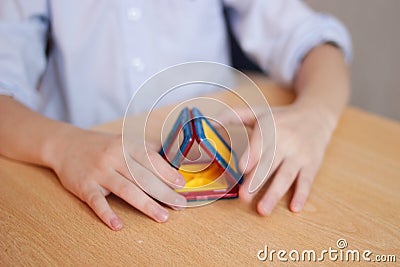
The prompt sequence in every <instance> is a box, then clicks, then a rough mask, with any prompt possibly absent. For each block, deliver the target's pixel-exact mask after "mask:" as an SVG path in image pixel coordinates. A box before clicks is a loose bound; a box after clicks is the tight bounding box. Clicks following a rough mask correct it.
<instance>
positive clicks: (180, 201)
mask: <svg viewBox="0 0 400 267" xmlns="http://www.w3.org/2000/svg"><path fill="white" fill-rule="evenodd" d="M171 204H172V206H174V208H178V209H183V208H184V207H186V204H187V202H186V198H185V197H184V196H180V195H178V196H177V197H176V198H175V200H174V203H171Z"/></svg>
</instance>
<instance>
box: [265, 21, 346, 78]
mask: <svg viewBox="0 0 400 267" xmlns="http://www.w3.org/2000/svg"><path fill="white" fill-rule="evenodd" d="M328 42H331V43H334V44H335V45H337V46H338V47H339V49H341V50H342V52H343V54H344V57H345V60H346V62H347V63H348V64H349V63H350V62H351V61H352V42H351V37H350V34H349V32H348V31H347V29H346V27H345V26H344V25H343V24H342V23H340V22H339V21H338V20H337V19H335V18H333V17H331V16H328V15H325V14H318V15H314V16H311V17H310V18H309V19H307V20H306V21H305V22H304V23H302V24H301V25H299V27H298V28H297V29H296V31H295V32H294V33H293V34H292V35H291V36H290V38H288V40H287V42H286V45H285V46H286V47H285V48H284V49H282V50H281V51H282V53H281V55H280V56H279V57H278V58H280V60H277V61H276V65H275V67H274V68H272V72H271V75H272V76H274V77H275V79H277V81H278V82H280V83H282V84H284V85H289V84H292V82H293V79H294V76H295V75H296V73H297V70H298V68H299V67H300V64H301V62H302V60H303V59H304V57H305V56H306V55H307V53H308V52H310V51H311V50H312V49H313V48H314V47H316V46H318V45H321V44H323V43H328ZM273 70H275V71H276V73H273Z"/></svg>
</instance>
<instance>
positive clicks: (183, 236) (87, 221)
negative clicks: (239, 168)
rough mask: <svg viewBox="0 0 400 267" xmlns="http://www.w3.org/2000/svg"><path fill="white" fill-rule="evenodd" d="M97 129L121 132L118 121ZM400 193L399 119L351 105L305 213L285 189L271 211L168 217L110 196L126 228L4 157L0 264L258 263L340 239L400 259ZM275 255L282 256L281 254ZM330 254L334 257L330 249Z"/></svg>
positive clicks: (43, 172) (275, 97)
mask: <svg viewBox="0 0 400 267" xmlns="http://www.w3.org/2000/svg"><path fill="white" fill-rule="evenodd" d="M254 79H255V81H256V83H258V85H259V86H260V87H261V88H262V89H263V91H264V92H265V94H266V95H267V97H268V99H269V100H270V102H271V103H272V105H281V104H286V103H290V102H291V101H292V99H293V96H292V95H291V94H290V93H288V92H286V91H284V90H281V89H279V88H277V87H276V86H275V85H273V84H271V83H269V82H268V80H266V78H264V77H260V76H254ZM99 129H103V130H107V131H120V130H121V121H117V122H113V123H110V124H107V125H103V126H101V127H99ZM399 192H400V124H399V123H398V122H395V121H391V120H388V119H385V118H382V117H378V116H376V115H372V114H369V113H367V112H364V111H361V110H359V109H356V108H352V107H349V108H347V109H346V110H345V112H344V115H343V117H342V119H341V120H340V123H339V126H338V128H337V130H336V132H335V134H334V137H333V139H332V141H331V143H330V145H329V147H328V149H327V152H326V156H325V160H324V162H323V164H322V168H321V170H320V172H319V173H318V176H317V178H316V180H315V183H314V185H313V190H312V194H311V196H310V198H309V200H308V202H307V205H306V207H305V210H304V211H303V212H302V213H300V214H293V213H291V212H290V211H289V210H288V208H287V206H288V200H289V198H288V197H286V198H284V199H283V200H282V201H281V202H280V203H279V205H278V207H277V208H276V209H275V210H274V212H273V214H272V215H271V216H270V217H268V218H263V217H260V216H259V215H257V213H256V211H255V209H254V205H246V204H244V203H241V202H240V201H239V200H237V199H236V200H223V201H218V202H216V203H214V204H212V205H208V206H205V207H202V208H192V209H186V210H184V211H171V216H170V220H169V222H167V223H165V224H158V223H155V222H153V221H152V220H150V219H148V218H147V217H146V216H144V215H142V214H141V213H140V212H138V211H136V210H135V209H134V208H132V207H130V206H129V205H128V204H126V203H125V202H123V201H121V200H120V199H118V198H117V197H115V196H111V197H109V201H110V203H111V206H112V208H114V209H115V211H116V212H117V213H118V214H119V215H120V216H121V218H122V219H123V221H124V229H123V230H122V231H120V232H113V231H111V230H109V229H108V228H107V227H106V226H105V225H104V224H103V223H102V222H101V221H100V220H99V219H98V218H97V217H96V216H95V214H94V213H93V212H92V211H91V210H90V209H89V208H88V206H86V205H85V204H84V203H82V202H81V201H79V200H78V199H77V198H75V197H74V196H73V195H71V194H69V193H67V191H66V190H64V189H63V187H62V186H61V185H60V183H59V182H58V180H57V178H56V177H55V175H54V174H53V173H52V172H51V171H49V170H47V169H44V168H39V167H35V166H30V165H27V164H21V163H18V162H14V161H11V160H7V159H4V158H0V234H1V238H0V265H2V266H4V265H5V266H14V265H19V264H21V265H75V266H81V265H134V264H135V265H136V264H137V265H156V264H157V265H161V264H162V265H166V264H174V265H175V264H176V265H186V264H190V265H224V266H225V265H232V264H235V265H256V264H261V263H262V262H260V261H259V260H258V259H257V253H258V251H259V250H262V249H264V247H265V246H266V245H267V246H268V249H269V250H271V249H274V250H281V249H282V250H286V251H287V252H288V253H289V252H290V251H291V250H294V249H297V250H298V251H299V252H300V253H302V251H303V250H307V249H313V250H315V251H316V252H317V254H318V255H317V256H319V253H320V252H321V251H322V250H324V249H329V247H332V249H337V244H336V242H337V240H338V239H340V238H344V239H345V240H346V241H347V243H348V247H347V248H346V249H351V250H354V249H358V250H360V252H361V253H362V252H363V251H364V250H371V251H372V252H373V254H372V256H371V258H372V259H374V255H378V254H382V255H396V256H397V263H398V262H399V261H400V258H399V257H400V231H399V229H400V222H399V221H400V216H399V214H400V212H399V210H400V193H399ZM292 255H295V254H292ZM260 256H263V254H262V253H261V254H260ZM286 258H288V255H286ZM269 261H270V259H268V260H267V262H264V264H265V263H270V262H269ZM273 263H279V260H278V259H277V256H276V255H275V258H274V261H273ZM325 263H327V264H328V265H332V261H329V259H328V256H326V258H325ZM298 264H299V265H302V263H301V262H300V263H298ZM303 264H304V263H303ZM357 264H359V265H365V262H364V263H363V262H362V261H361V262H359V263H357ZM386 264H388V265H390V266H394V265H395V264H393V263H390V264H389V263H386Z"/></svg>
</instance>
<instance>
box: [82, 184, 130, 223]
mask: <svg viewBox="0 0 400 267" xmlns="http://www.w3.org/2000/svg"><path fill="white" fill-rule="evenodd" d="M86 190H87V191H86V192H84V194H83V199H82V200H83V201H85V202H86V203H87V204H88V205H89V207H90V208H91V209H92V210H93V211H94V212H95V213H96V215H97V216H98V217H99V218H100V219H101V220H102V221H103V222H104V223H105V224H106V225H107V226H108V227H110V228H111V229H112V230H114V231H118V230H121V229H122V226H123V224H122V221H121V219H120V218H119V217H118V216H117V215H116V214H115V213H114V211H113V210H112V209H111V208H110V205H109V204H108V202H107V200H106V198H105V196H104V195H103V194H102V193H101V187H100V186H99V185H96V184H93V185H90V186H88V187H87V189H86Z"/></svg>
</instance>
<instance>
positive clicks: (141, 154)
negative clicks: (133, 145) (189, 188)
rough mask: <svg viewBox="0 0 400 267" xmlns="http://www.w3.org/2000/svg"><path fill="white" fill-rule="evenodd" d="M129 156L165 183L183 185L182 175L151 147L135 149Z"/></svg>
mask: <svg viewBox="0 0 400 267" xmlns="http://www.w3.org/2000/svg"><path fill="white" fill-rule="evenodd" d="M130 156H131V158H132V159H134V161H136V162H138V163H139V164H140V165H142V166H143V167H144V168H146V169H148V170H149V171H151V172H152V173H153V174H154V175H156V176H157V177H159V178H161V179H162V180H163V181H165V182H166V183H168V184H170V185H172V186H175V187H183V186H185V184H186V181H185V179H184V178H183V176H182V175H181V174H180V173H179V172H178V171H177V170H176V169H175V168H173V167H172V166H171V165H170V164H169V163H168V162H167V161H166V160H165V159H164V158H163V157H161V155H160V154H159V153H158V152H156V151H154V150H152V149H147V151H146V150H144V149H137V150H136V151H135V152H133V153H130Z"/></svg>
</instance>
